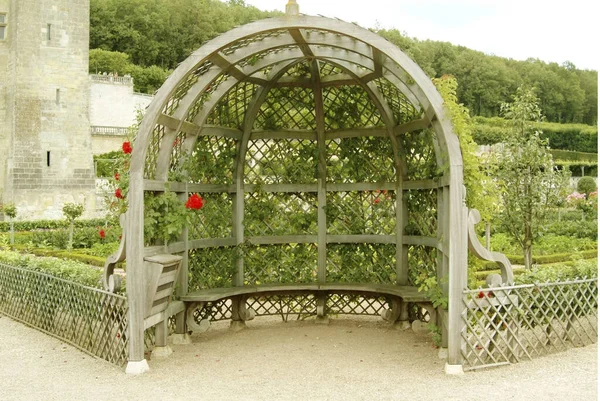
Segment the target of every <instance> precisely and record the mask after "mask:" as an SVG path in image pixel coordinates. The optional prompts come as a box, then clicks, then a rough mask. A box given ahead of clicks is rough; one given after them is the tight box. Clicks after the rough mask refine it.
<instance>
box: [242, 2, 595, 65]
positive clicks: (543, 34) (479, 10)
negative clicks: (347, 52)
mask: <svg viewBox="0 0 600 401" xmlns="http://www.w3.org/2000/svg"><path fill="white" fill-rule="evenodd" d="M297 2H298V4H299V5H300V12H301V13H303V14H308V15H317V14H320V15H324V16H326V17H337V18H340V19H342V20H344V21H348V22H357V23H359V24H360V25H361V26H363V27H366V28H371V27H376V26H379V27H382V28H396V29H398V30H399V31H401V32H405V33H406V34H408V35H409V36H410V37H416V38H418V39H433V40H441V41H447V42H451V43H453V44H456V45H463V46H466V47H469V48H471V49H474V50H479V51H483V52H484V53H487V54H495V55H497V56H502V57H508V58H513V59H517V60H525V59H527V58H529V57H533V58H539V59H540V60H544V61H547V62H557V63H559V64H562V63H563V62H564V61H567V60H568V61H570V62H572V63H573V64H575V66H576V67H577V68H581V69H594V70H598V69H599V67H600V40H599V38H598V37H599V36H600V35H599V34H600V30H599V29H598V24H599V23H600V21H599V18H600V14H599V12H598V9H599V7H600V1H598V0H562V1H556V0H547V1H543V0H504V1H497V0H487V1H486V0H421V1H419V0H364V1H357V0H352V1H343V0H297ZM286 3H287V0H246V4H250V5H253V6H255V7H258V8H260V9H262V10H275V9H277V10H281V11H283V10H285V4H286Z"/></svg>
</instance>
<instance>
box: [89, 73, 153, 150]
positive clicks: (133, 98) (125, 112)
mask: <svg viewBox="0 0 600 401" xmlns="http://www.w3.org/2000/svg"><path fill="white" fill-rule="evenodd" d="M151 101H152V96H151V95H145V94H142V93H135V92H134V91H133V79H132V78H130V77H113V76H110V75H90V124H91V127H92V128H91V132H92V151H93V153H94V155H99V154H102V153H107V152H110V151H114V150H119V149H120V148H121V145H122V144H123V140H124V138H125V135H126V132H127V130H126V128H127V127H130V126H131V125H132V124H134V123H135V122H136V115H137V112H138V110H140V111H143V110H145V109H146V107H148V105H149V104H150V102H151Z"/></svg>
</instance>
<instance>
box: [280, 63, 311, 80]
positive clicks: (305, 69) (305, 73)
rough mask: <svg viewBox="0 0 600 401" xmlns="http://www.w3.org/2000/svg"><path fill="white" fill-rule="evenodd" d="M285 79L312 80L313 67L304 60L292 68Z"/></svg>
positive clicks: (286, 73) (285, 75) (285, 74)
mask: <svg viewBox="0 0 600 401" xmlns="http://www.w3.org/2000/svg"><path fill="white" fill-rule="evenodd" d="M283 76H284V77H296V78H299V77H302V78H310V77H311V67H310V63H309V62H308V61H306V60H303V61H301V62H299V63H296V64H294V65H293V66H291V67H290V68H289V69H288V70H287V71H286V72H285V73H284V74H283Z"/></svg>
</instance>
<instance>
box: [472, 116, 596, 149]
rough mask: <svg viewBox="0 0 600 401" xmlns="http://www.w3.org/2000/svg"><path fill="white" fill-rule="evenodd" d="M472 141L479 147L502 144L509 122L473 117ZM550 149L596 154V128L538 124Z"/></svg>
mask: <svg viewBox="0 0 600 401" xmlns="http://www.w3.org/2000/svg"><path fill="white" fill-rule="evenodd" d="M473 121H474V123H475V124H474V130H473V139H474V140H475V142H476V143H478V144H479V145H492V144H494V143H498V142H502V140H503V138H504V136H505V132H506V129H507V128H508V124H509V122H508V121H507V120H505V119H503V118H500V117H492V118H486V117H474V118H473ZM536 126H537V128H538V129H540V130H541V131H543V135H542V138H545V139H548V144H549V145H550V148H551V149H560V150H569V151H575V152H585V153H598V127H595V126H591V125H584V124H558V123H538V124H536Z"/></svg>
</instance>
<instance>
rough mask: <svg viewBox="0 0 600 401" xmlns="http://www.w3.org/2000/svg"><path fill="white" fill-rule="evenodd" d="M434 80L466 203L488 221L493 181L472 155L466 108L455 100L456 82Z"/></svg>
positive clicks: (492, 204)
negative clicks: (454, 139) (458, 157)
mask: <svg viewBox="0 0 600 401" xmlns="http://www.w3.org/2000/svg"><path fill="white" fill-rule="evenodd" d="M434 83H435V84H436V87H437V89H438V91H439V92H440V94H441V95H442V98H443V99H444V105H445V107H446V110H447V111H448V112H449V114H450V118H451V120H452V127H453V129H454V132H455V133H456V135H457V136H458V139H459V141H460V148H461V152H462V158H463V166H464V167H463V170H464V173H463V174H464V183H465V187H466V188H467V199H466V203H467V206H468V207H470V208H476V209H478V210H479V211H480V213H481V215H482V218H483V220H484V221H488V220H489V219H490V217H491V214H492V211H493V210H494V209H495V205H496V204H497V201H498V200H497V195H496V194H497V191H496V190H495V188H494V182H493V180H491V179H490V177H489V176H487V175H486V174H484V170H483V169H482V168H481V166H480V161H479V159H478V158H477V156H476V155H475V152H476V150H477V145H476V144H475V142H474V141H473V137H472V132H473V123H472V121H471V118H470V116H469V110H468V109H467V108H466V107H465V106H464V105H462V104H459V103H458V99H457V97H456V90H457V87H458V82H457V81H456V79H455V78H453V77H450V76H443V77H442V78H440V79H434Z"/></svg>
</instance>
